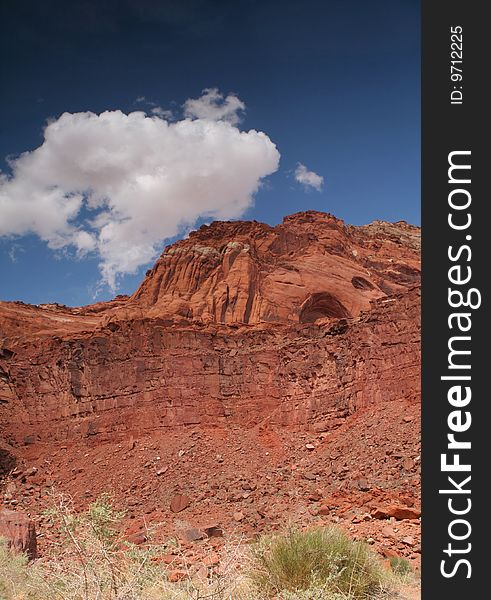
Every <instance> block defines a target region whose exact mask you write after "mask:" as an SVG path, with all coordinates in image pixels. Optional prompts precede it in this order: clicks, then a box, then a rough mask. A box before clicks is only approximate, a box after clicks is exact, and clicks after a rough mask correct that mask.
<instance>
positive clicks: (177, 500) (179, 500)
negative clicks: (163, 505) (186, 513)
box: [170, 494, 191, 513]
mask: <svg viewBox="0 0 491 600" xmlns="http://www.w3.org/2000/svg"><path fill="white" fill-rule="evenodd" d="M190 504H191V499H190V498H189V497H188V496H185V495H184V494H177V495H176V496H174V497H173V498H172V500H171V503H170V509H171V511H172V512H174V513H179V512H181V511H183V510H185V509H186V508H187V507H188V506H189V505H190Z"/></svg>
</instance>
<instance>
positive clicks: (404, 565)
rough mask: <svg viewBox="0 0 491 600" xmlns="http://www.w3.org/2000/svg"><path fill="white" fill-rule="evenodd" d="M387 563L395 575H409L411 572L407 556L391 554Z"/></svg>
mask: <svg viewBox="0 0 491 600" xmlns="http://www.w3.org/2000/svg"><path fill="white" fill-rule="evenodd" d="M389 563H390V566H391V569H392V571H394V573H395V574H396V575H410V574H411V573H412V572H413V568H412V566H411V563H410V562H409V561H408V559H407V558H404V557H402V556H392V557H391V558H390V559H389Z"/></svg>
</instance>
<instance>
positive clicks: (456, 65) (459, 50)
mask: <svg viewBox="0 0 491 600" xmlns="http://www.w3.org/2000/svg"><path fill="white" fill-rule="evenodd" d="M462 57H463V29H462V27H461V26H460V25H457V26H456V27H450V80H451V82H452V84H451V87H452V91H451V92H450V103H451V104H463V99H464V92H463V84H462V82H463V79H464V73H463V62H462V60H463V58H462Z"/></svg>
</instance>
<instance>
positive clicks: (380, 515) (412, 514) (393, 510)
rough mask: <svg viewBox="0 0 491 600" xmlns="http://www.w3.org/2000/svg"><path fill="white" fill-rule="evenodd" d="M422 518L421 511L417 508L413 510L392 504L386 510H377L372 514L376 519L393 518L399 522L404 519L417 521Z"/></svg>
mask: <svg viewBox="0 0 491 600" xmlns="http://www.w3.org/2000/svg"><path fill="white" fill-rule="evenodd" d="M420 516H421V511H420V510H418V509H416V508H411V507H409V506H397V505H395V504H391V505H390V506H387V507H385V508H380V507H379V508H376V509H375V510H374V511H373V512H372V517H373V518H374V519H390V518H391V517H392V518H394V519H396V520H397V521H402V520H403V519H409V520H412V521H414V520H416V519H419V517H420Z"/></svg>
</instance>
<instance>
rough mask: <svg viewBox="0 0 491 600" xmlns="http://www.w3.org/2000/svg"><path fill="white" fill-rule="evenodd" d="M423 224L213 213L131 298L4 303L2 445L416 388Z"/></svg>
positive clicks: (386, 396)
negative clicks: (220, 218)
mask: <svg viewBox="0 0 491 600" xmlns="http://www.w3.org/2000/svg"><path fill="white" fill-rule="evenodd" d="M418 285H419V229H418V228H416V227H413V226H410V225H408V224H406V223H404V222H399V223H394V224H391V223H384V222H375V223H372V224H370V225H367V226H363V227H353V226H346V225H345V224H344V223H343V222H342V221H340V220H338V219H336V218H335V217H333V216H331V215H328V214H324V213H317V212H307V213H300V214H296V215H293V216H291V217H287V218H286V219H285V220H284V222H283V223H282V224H281V225H278V226H277V227H269V226H268V225H264V224H261V223H256V222H252V223H250V222H231V223H223V222H217V223H213V224H212V225H210V226H203V227H201V228H200V230H199V231H196V232H193V233H192V234H190V236H189V238H188V239H186V240H182V241H180V242H177V243H176V244H174V245H172V246H170V247H168V248H166V249H165V251H164V252H163V254H162V255H161V257H160V258H159V259H158V261H157V262H156V264H155V266H154V267H153V269H151V270H150V271H149V272H148V273H147V276H146V278H145V280H144V281H143V283H142V285H141V286H140V288H139V289H138V290H137V291H136V292H135V294H134V295H133V296H132V297H131V298H118V299H116V300H114V301H112V302H109V303H100V304H97V305H92V306H89V307H83V308H68V307H63V306H58V305H43V306H38V307H33V306H28V305H25V304H22V303H0V326H1V333H0V348H1V351H0V432H1V436H2V438H3V439H4V440H5V442H4V444H5V447H1V448H0V457H1V456H3V459H2V461H3V465H4V469H5V468H7V466H6V465H7V463H8V461H9V460H10V455H11V453H12V449H13V448H15V447H18V446H19V444H23V443H35V442H36V441H44V442H45V441H49V440H50V439H53V440H64V439H69V438H71V437H74V436H75V437H77V438H81V437H90V438H92V436H98V437H99V439H101V440H102V439H105V438H118V437H126V436H129V435H138V434H139V433H142V432H145V431H151V430H154V429H159V428H168V427H173V426H182V425H190V424H193V425H196V424H205V423H208V424H214V423H215V424H220V423H227V422H230V423H238V424H240V425H243V426H247V425H252V424H255V423H259V422H262V421H264V420H265V419H268V420H269V421H270V422H271V423H277V424H278V425H297V426H298V425H302V424H306V423H312V422H314V421H322V422H324V423H325V426H326V428H327V429H329V428H334V427H337V426H338V425H339V424H340V423H341V422H342V420H343V419H344V418H345V417H346V416H347V415H349V414H351V413H353V412H354V411H356V410H357V409H358V408H360V407H366V406H368V405H371V404H376V403H380V402H385V401H390V400H400V399H407V400H410V401H412V400H417V398H418V394H419V366H420V363H419V360H420V355H419V287H418Z"/></svg>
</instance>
